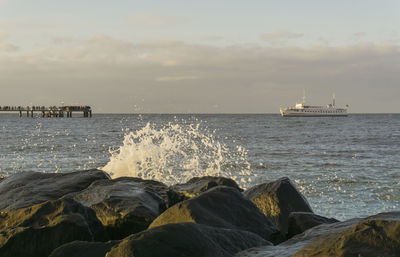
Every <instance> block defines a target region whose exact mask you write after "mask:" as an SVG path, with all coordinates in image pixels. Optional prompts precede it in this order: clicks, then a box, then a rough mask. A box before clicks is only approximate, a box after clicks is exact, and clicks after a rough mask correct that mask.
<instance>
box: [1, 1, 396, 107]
mask: <svg viewBox="0 0 400 257" xmlns="http://www.w3.org/2000/svg"><path fill="white" fill-rule="evenodd" d="M150 2H151V3H150ZM303 89H305V90H306V92H307V101H308V103H310V104H321V105H322V104H328V103H330V102H331V96H332V93H336V103H337V105H339V106H340V105H341V106H344V105H345V104H349V105H350V112H358V113H359V112H367V113H371V112H390V113H393V112H396V113H398V112H400V1H398V0H380V1H378V0H352V1H349V0H335V1H331V0H329V1H328V0H304V1H297V0H292V1H288V0H280V1H268V0H252V1H243V0H229V1H228V0H220V1H218V0H212V1H211V0H202V1H198V0H180V1H178V0H169V1H166V0H164V1H161V0H152V1H129V0H113V1H109V0H96V1H94V0H79V1H78V0H69V1H61V0H0V105H31V104H33V105H46V106H47V105H59V104H60V103H61V102H64V103H65V104H82V105H83V104H84V105H91V106H92V107H93V108H94V111H95V112H97V113H99V112H103V113H106V112H116V113H137V112H143V113H148V112H151V113H278V112H279V108H280V107H283V106H287V105H294V104H295V102H296V101H300V100H301V97H302V92H303Z"/></svg>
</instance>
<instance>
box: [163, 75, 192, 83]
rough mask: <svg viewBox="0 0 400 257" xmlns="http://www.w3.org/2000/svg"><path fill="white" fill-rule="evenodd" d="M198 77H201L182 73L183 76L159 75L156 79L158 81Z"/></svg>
mask: <svg viewBox="0 0 400 257" xmlns="http://www.w3.org/2000/svg"><path fill="white" fill-rule="evenodd" d="M196 79H199V77H198V76H192V75H181V76H165V77H159V78H157V79H156V81H160V82H169V81H182V80H196Z"/></svg>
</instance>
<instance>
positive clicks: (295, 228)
mask: <svg viewBox="0 0 400 257" xmlns="http://www.w3.org/2000/svg"><path fill="white" fill-rule="evenodd" d="M335 222H339V221H338V220H337V219H334V218H326V217H323V216H320V215H317V214H314V213H311V212H292V213H290V214H289V222H288V223H289V226H288V233H287V237H288V238H291V237H293V236H295V235H297V234H301V233H303V232H304V231H306V230H308V229H310V228H312V227H316V226H318V225H321V224H331V223H335Z"/></svg>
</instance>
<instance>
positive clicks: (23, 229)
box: [0, 199, 108, 257]
mask: <svg viewBox="0 0 400 257" xmlns="http://www.w3.org/2000/svg"><path fill="white" fill-rule="evenodd" d="M107 239H108V238H107V236H106V232H105V230H104V228H103V226H102V225H101V223H100V221H99V220H98V219H97V217H96V214H95V213H94V211H93V210H91V209H90V208H87V207H85V206H83V205H81V204H79V203H78V202H76V201H74V200H72V199H58V200H54V201H47V202H44V203H40V204H37V205H33V206H30V207H26V208H21V209H18V210H10V211H6V212H5V211H3V212H0V256H13V257H27V256H48V255H49V254H50V253H51V252H52V251H53V250H54V249H55V248H57V247H59V246H61V245H63V244H65V243H68V242H71V241H74V240H84V241H93V240H98V241H105V240H107Z"/></svg>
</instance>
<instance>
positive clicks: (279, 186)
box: [244, 177, 312, 234]
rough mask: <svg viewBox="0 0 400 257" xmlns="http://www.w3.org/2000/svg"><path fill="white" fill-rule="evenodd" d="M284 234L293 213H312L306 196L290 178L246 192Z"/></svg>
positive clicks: (261, 185) (255, 187) (258, 186)
mask: <svg viewBox="0 0 400 257" xmlns="http://www.w3.org/2000/svg"><path fill="white" fill-rule="evenodd" d="M244 195H245V196H247V197H248V198H249V199H250V200H251V201H252V202H253V203H254V204H255V205H256V206H257V207H258V208H259V209H260V210H261V211H262V212H263V213H264V214H265V216H267V217H268V218H269V219H270V220H271V221H272V223H274V224H275V225H276V226H277V227H278V229H279V230H280V231H281V232H282V234H286V233H287V230H288V218H289V214H290V213H291V212H312V210H311V207H310V205H309V204H308V202H307V200H306V199H305V198H304V196H303V195H302V194H301V193H300V192H299V191H298V190H297V189H296V187H295V185H294V184H293V183H292V181H291V180H290V179H289V178H286V177H284V178H280V179H278V180H276V181H273V182H271V183H264V184H260V185H257V186H254V187H252V188H250V189H248V190H246V191H245V192H244Z"/></svg>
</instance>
